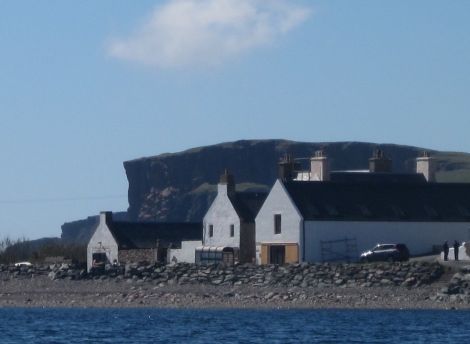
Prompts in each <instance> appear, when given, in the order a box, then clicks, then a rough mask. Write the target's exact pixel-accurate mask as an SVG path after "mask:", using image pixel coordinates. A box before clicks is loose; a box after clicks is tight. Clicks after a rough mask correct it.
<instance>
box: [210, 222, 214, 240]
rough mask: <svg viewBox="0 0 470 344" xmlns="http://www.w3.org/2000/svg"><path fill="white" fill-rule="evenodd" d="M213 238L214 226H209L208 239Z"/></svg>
mask: <svg viewBox="0 0 470 344" xmlns="http://www.w3.org/2000/svg"><path fill="white" fill-rule="evenodd" d="M213 236H214V225H209V238H212V237H213Z"/></svg>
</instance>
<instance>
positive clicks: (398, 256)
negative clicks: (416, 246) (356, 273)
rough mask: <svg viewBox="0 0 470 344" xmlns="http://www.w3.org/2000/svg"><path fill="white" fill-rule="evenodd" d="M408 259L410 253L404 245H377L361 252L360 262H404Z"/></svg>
mask: <svg viewBox="0 0 470 344" xmlns="http://www.w3.org/2000/svg"><path fill="white" fill-rule="evenodd" d="M409 258H410V252H409V251H408V247H406V245H405V244H378V245H376V246H375V247H374V248H372V249H370V250H368V251H365V252H362V253H361V257H360V260H361V262H376V261H391V262H395V261H406V260H408V259H409Z"/></svg>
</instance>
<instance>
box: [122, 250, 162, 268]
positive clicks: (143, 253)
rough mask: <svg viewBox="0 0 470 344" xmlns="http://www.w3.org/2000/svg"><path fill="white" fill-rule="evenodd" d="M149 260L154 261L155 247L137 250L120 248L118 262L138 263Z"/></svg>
mask: <svg viewBox="0 0 470 344" xmlns="http://www.w3.org/2000/svg"><path fill="white" fill-rule="evenodd" d="M138 262H149V263H155V249H152V248H149V249H138V250H120V251H119V263H120V264H126V263H138Z"/></svg>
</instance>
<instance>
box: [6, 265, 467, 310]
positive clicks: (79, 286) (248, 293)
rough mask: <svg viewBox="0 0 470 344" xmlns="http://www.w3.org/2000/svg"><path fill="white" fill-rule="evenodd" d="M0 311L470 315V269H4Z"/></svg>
mask: <svg viewBox="0 0 470 344" xmlns="http://www.w3.org/2000/svg"><path fill="white" fill-rule="evenodd" d="M0 307H176V308H188V307H189V308H199V307H214V308H226V307H236V308H266V307H267V308H393V309H401V308H427V309H434V308H443V309H446V308H470V267H469V268H467V267H464V268H462V270H461V271H460V272H457V273H453V272H450V271H448V270H447V268H444V267H442V266H441V265H439V264H438V263H429V262H405V263H375V264H374V263H371V264H293V265H286V266H275V265H268V266H256V265H236V266H234V267H225V266H216V265H214V266H197V265H192V264H176V265H168V266H162V265H154V264H152V265H147V264H131V265H127V266H121V267H108V269H106V270H105V271H104V273H100V274H88V273H86V271H85V270H84V269H81V268H78V267H75V266H71V265H67V264H63V265H50V266H33V267H14V266H0Z"/></svg>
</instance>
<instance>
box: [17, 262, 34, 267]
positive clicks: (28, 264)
mask: <svg viewBox="0 0 470 344" xmlns="http://www.w3.org/2000/svg"><path fill="white" fill-rule="evenodd" d="M31 265H33V264H31V263H30V262H18V263H15V266H31Z"/></svg>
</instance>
